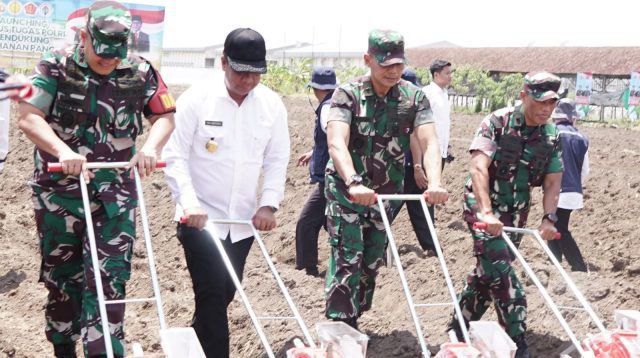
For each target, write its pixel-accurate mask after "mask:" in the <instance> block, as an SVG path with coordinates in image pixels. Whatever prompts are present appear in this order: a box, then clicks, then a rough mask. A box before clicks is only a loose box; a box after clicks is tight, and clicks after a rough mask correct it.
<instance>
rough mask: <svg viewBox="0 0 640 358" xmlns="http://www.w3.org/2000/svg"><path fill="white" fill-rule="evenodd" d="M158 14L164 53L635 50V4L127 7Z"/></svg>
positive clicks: (492, 1)
mask: <svg viewBox="0 0 640 358" xmlns="http://www.w3.org/2000/svg"><path fill="white" fill-rule="evenodd" d="M131 2H135V3H146V4H154V5H163V6H165V31H164V47H204V46H209V45H216V44H221V43H223V42H224V39H225V37H226V35H227V34H228V33H229V32H230V31H231V30H233V29H235V28H237V27H251V28H253V29H255V30H257V31H258V32H260V33H261V34H262V35H263V36H264V38H265V41H266V43H267V48H273V47H278V46H281V45H284V44H292V43H296V42H308V43H314V44H316V45H318V46H330V47H333V48H335V49H338V48H339V49H340V50H342V51H364V50H366V43H367V34H368V32H369V30H371V29H374V28H381V29H393V30H396V31H398V32H400V33H401V34H402V35H403V36H404V38H405V46H406V47H407V48H411V47H417V46H421V45H425V44H429V43H434V42H439V41H448V42H451V43H454V44H456V45H459V46H465V47H501V46H506V47H511V46H517V47H520V46H640V26H639V25H638V23H639V22H640V19H639V18H640V1H637V0H606V1H597V2H595V1H574V0H537V1H536V0H534V1H521V0H509V1H508V0H479V1H472V0H442V1H439V2H435V1H432V0H431V1H429V0H412V1H404V2H401V1H393V0H386V1H382V0H370V1H361V0H322V1H313V2H311V1H304V0H298V1H293V0H230V1H229V0H227V1H219V0H218V1H206V0H131Z"/></svg>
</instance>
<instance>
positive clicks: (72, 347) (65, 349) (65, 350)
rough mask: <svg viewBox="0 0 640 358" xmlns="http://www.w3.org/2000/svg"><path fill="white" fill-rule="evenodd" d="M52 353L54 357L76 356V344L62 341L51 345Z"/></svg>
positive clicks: (67, 357) (68, 357) (74, 357)
mask: <svg viewBox="0 0 640 358" xmlns="http://www.w3.org/2000/svg"><path fill="white" fill-rule="evenodd" d="M53 354H54V355H55V356H56V358H78V357H77V356H76V344H75V342H74V343H63V344H54V345H53Z"/></svg>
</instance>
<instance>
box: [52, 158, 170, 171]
mask: <svg viewBox="0 0 640 358" xmlns="http://www.w3.org/2000/svg"><path fill="white" fill-rule="evenodd" d="M128 164H129V162H102V163H87V169H120V168H124V167H125V166H127V165H128ZM166 166H167V162H165V161H164V160H158V161H157V162H156V168H165V167H166ZM61 171H62V163H48V164H47V172H49V173H59V172H61Z"/></svg>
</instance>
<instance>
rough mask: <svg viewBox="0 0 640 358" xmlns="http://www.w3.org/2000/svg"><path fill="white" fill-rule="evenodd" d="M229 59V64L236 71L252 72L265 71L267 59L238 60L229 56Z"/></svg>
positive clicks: (262, 72) (263, 72)
mask: <svg viewBox="0 0 640 358" xmlns="http://www.w3.org/2000/svg"><path fill="white" fill-rule="evenodd" d="M227 60H229V66H231V68H232V69H233V70H234V71H236V72H253V73H261V74H265V73H267V61H265V60H263V61H238V60H234V59H231V58H227Z"/></svg>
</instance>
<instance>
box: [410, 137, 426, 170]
mask: <svg viewBox="0 0 640 358" xmlns="http://www.w3.org/2000/svg"><path fill="white" fill-rule="evenodd" d="M409 148H410V149H411V157H412V158H413V164H414V165H415V164H420V165H423V164H422V163H423V161H422V148H421V147H420V143H419V140H418V136H417V135H416V134H415V133H414V134H412V135H411V139H410V141H409ZM423 167H424V166H423Z"/></svg>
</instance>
